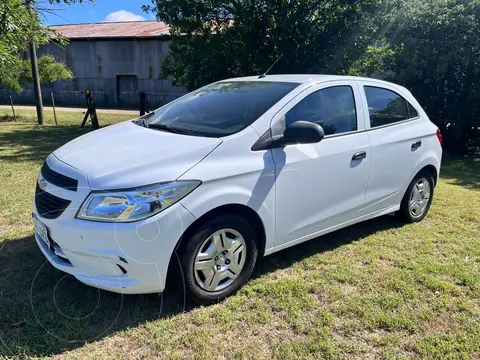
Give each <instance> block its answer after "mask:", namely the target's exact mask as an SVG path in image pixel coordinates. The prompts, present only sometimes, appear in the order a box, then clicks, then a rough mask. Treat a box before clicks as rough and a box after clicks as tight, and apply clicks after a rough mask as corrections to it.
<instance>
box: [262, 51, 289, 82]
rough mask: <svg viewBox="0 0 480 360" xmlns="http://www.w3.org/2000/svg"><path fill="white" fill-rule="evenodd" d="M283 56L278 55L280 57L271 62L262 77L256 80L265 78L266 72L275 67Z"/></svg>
mask: <svg viewBox="0 0 480 360" xmlns="http://www.w3.org/2000/svg"><path fill="white" fill-rule="evenodd" d="M282 56H283V54H280V56H279V57H278V58H277V60H275V61H274V62H273V64H272V65H271V66H270V67H269V68H268V69H267V71H265V72H264V73H263V74H262V75H260V76H259V77H258V78H259V79H263V78H264V77H266V76H267V74H268V72H269V71H270V70H271V69H272V68H273V67H274V66H275V64H276V63H277V62H278V60H280V59H281V58H282Z"/></svg>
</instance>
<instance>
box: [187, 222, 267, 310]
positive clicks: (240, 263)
mask: <svg viewBox="0 0 480 360" xmlns="http://www.w3.org/2000/svg"><path fill="white" fill-rule="evenodd" d="M257 256H258V254H257V245H256V238H255V232H254V230H253V228H252V226H251V225H250V224H249V223H248V221H246V220H245V219H244V218H242V217H239V216H237V215H233V214H231V215H230V214H226V215H222V216H218V217H216V218H215V219H211V220H209V221H207V222H205V223H204V224H203V225H201V226H200V228H199V229H197V230H196V231H195V233H194V234H193V235H192V236H191V237H190V238H189V239H187V241H186V243H185V245H184V246H182V247H181V248H180V249H179V258H180V266H181V270H182V271H181V272H182V275H183V276H182V278H183V281H184V285H185V292H186V296H187V298H188V299H189V300H190V301H192V302H194V303H197V304H209V303H212V302H215V301H219V300H222V299H223V298H225V297H227V296H229V295H232V294H234V293H235V292H236V291H237V290H238V289H239V288H240V287H242V286H243V285H244V284H245V283H246V282H247V280H248V279H249V277H250V275H251V274H252V271H253V269H254V267H255V263H256V261H257Z"/></svg>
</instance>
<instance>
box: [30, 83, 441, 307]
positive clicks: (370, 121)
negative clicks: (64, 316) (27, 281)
mask: <svg viewBox="0 0 480 360" xmlns="http://www.w3.org/2000/svg"><path fill="white" fill-rule="evenodd" d="M441 141H442V138H441V134H440V132H439V130H438V128H437V127H436V126H435V125H434V124H432V123H431V122H430V120H429V119H428V117H427V115H426V114H425V112H424V111H423V110H422V108H421V106H420V105H419V104H418V102H417V101H416V100H415V99H414V97H413V96H412V94H411V93H410V92H409V91H408V90H407V89H405V88H403V87H401V86H398V85H394V84H391V83H387V82H384V81H379V80H373V79H366V78H355V77H341V76H323V75H271V76H270V75H268V76H266V77H263V76H261V77H245V78H237V79H230V80H225V81H220V82H217V83H214V84H211V85H208V86H206V87H203V88H201V89H199V90H196V91H194V92H192V93H190V94H187V95H185V96H183V97H182V98H180V99H178V100H176V101H173V102H171V103H169V104H167V105H165V106H163V107H161V108H159V109H158V110H156V111H155V112H152V113H149V114H147V115H146V116H144V117H141V118H138V119H135V120H132V121H126V122H123V123H120V124H117V125H113V126H108V127H105V128H103V129H101V130H98V131H95V132H93V133H90V134H87V135H84V136H82V137H80V138H77V139H75V140H73V141H72V142H70V143H68V144H66V145H64V146H63V147H61V148H60V149H58V150H56V151H55V152H54V153H53V154H51V155H50V156H49V157H48V158H47V160H46V162H45V164H44V165H43V167H42V168H41V170H40V172H39V176H38V182H37V189H36V193H35V201H34V213H33V218H34V225H35V237H36V240H37V243H38V245H39V247H40V249H41V250H42V252H43V254H44V255H45V256H46V257H47V258H48V260H49V261H50V262H51V263H52V264H53V266H55V267H56V268H58V269H60V270H62V271H65V272H67V273H70V274H73V275H74V276H75V277H76V278H77V279H78V280H80V281H82V282H83V283H85V284H88V285H92V286H96V287H98V288H102V289H106V290H110V291H115V292H120V293H125V294H127V293H128V294H133V293H135V294H137V293H154V292H161V291H163V290H164V288H165V281H166V278H167V273H168V274H170V273H171V272H169V268H171V266H170V265H172V264H179V267H180V268H179V269H177V271H176V272H174V273H175V274H182V277H181V279H182V280H180V281H183V283H182V284H184V285H185V291H186V294H187V296H188V297H189V298H190V299H191V300H192V301H194V302H197V303H209V302H212V301H217V300H219V299H221V298H224V297H225V296H228V295H230V294H232V293H234V292H235V291H236V290H237V289H239V288H240V287H241V286H242V285H243V284H245V282H246V281H247V280H248V278H249V276H250V275H251V273H252V271H253V269H254V266H255V263H256V262H257V259H258V258H259V257H261V256H265V255H269V254H272V253H274V252H276V251H279V250H282V249H285V248H288V247H290V246H293V245H296V244H298V243H301V242H304V241H307V240H310V239H313V238H316V237H318V236H319V235H322V234H326V233H329V232H331V231H334V230H337V229H340V228H343V227H346V226H349V225H352V224H354V223H358V222H360V221H364V220H367V219H371V218H374V217H377V216H381V215H385V214H389V213H393V212H397V214H398V215H400V217H401V218H403V219H404V220H405V221H408V222H415V221H420V220H422V219H423V218H424V217H425V215H426V214H427V212H428V210H429V207H430V205H431V203H432V198H433V192H434V189H435V185H436V182H437V179H438V175H439V170H440V162H441V155H442V148H441ZM318 241H320V240H318ZM179 270H181V271H179Z"/></svg>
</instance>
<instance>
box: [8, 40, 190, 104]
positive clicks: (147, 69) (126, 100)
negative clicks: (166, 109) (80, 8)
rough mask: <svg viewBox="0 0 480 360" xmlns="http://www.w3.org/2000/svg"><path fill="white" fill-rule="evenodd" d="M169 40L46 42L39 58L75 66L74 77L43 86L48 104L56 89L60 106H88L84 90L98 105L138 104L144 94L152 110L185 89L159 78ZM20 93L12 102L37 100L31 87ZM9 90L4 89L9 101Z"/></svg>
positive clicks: (73, 67) (174, 97) (72, 67)
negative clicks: (88, 92) (49, 56)
mask: <svg viewBox="0 0 480 360" xmlns="http://www.w3.org/2000/svg"><path fill="white" fill-rule="evenodd" d="M168 44H169V43H168V41H165V40H159V39H142V40H138V39H132V40H72V41H71V42H70V44H69V45H68V47H67V48H66V49H63V48H61V47H59V46H58V45H57V44H48V45H45V46H42V47H41V48H40V49H39V51H38V56H41V55H43V54H50V55H53V56H54V57H55V59H56V60H57V61H59V62H63V63H64V64H66V65H67V67H68V68H69V69H70V70H72V72H73V74H74V76H75V77H74V79H71V80H60V81H57V82H55V83H49V84H42V93H43V98H44V101H45V102H46V103H48V102H50V93H51V92H53V93H54V96H55V102H56V103H57V104H59V105H61V104H65V105H82V106H84V105H85V96H84V94H83V92H84V91H85V90H91V91H92V92H93V96H94V99H95V102H96V103H97V105H100V106H108V107H135V108H137V107H138V106H139V102H140V100H139V98H140V93H141V92H145V93H146V96H147V106H148V108H149V109H153V108H156V107H158V106H160V105H162V104H165V103H167V102H170V101H172V100H174V99H176V98H178V97H179V96H181V95H183V94H185V93H186V92H187V91H186V89H184V88H181V87H175V86H172V84H171V82H170V81H168V80H159V79H158V75H159V72H160V61H161V60H162V58H163V57H164V56H165V55H166V54H167V52H168ZM24 89H25V91H24V92H23V93H22V94H12V97H13V99H14V102H16V103H29V102H34V96H33V90H32V87H31V85H27V86H25V87H24ZM7 99H8V91H7V90H5V89H3V90H0V101H2V102H6V101H7Z"/></svg>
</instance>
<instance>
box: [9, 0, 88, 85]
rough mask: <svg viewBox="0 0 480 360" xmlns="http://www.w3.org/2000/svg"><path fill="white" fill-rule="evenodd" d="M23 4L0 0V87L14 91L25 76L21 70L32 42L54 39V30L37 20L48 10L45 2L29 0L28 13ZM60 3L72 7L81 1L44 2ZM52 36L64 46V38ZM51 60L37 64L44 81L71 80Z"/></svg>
mask: <svg viewBox="0 0 480 360" xmlns="http://www.w3.org/2000/svg"><path fill="white" fill-rule="evenodd" d="M25 2H26V0H2V1H1V3H0V84H2V85H4V86H6V87H7V88H8V89H9V90H10V91H15V92H20V91H22V86H21V81H22V79H28V77H29V76H28V71H27V72H26V71H25V64H26V62H25V54H26V52H27V51H28V49H29V44H30V42H32V41H33V42H34V43H35V45H36V46H40V45H42V44H46V43H48V42H49V41H50V40H51V39H52V37H53V36H54V35H55V36H56V34H55V33H54V31H53V30H51V29H49V28H47V27H45V26H43V25H42V22H41V20H40V14H39V11H43V10H48V9H47V8H45V7H44V3H45V2H44V1H35V0H31V1H30V6H31V8H32V10H30V11H29V10H28V9H27V8H26V6H25ZM61 2H63V3H66V4H73V3H76V2H77V3H80V2H82V1H81V0H48V3H50V4H58V3H61ZM56 37H57V40H56V41H59V42H60V43H61V44H65V39H63V38H58V36H56ZM52 59H53V58H52ZM52 59H50V58H45V59H43V61H42V62H41V63H39V66H40V70H39V71H40V72H41V74H43V79H46V81H48V80H49V79H56V80H58V79H59V78H65V77H67V78H68V77H71V74H69V75H68V74H67V72H69V71H68V70H67V69H66V68H65V67H64V66H63V65H62V64H54V63H53V62H52V61H51V60H52ZM42 66H45V67H44V68H42ZM54 72H57V73H56V74H54ZM30 73H31V71H30ZM30 77H31V75H30ZM41 77H42V75H41Z"/></svg>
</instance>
